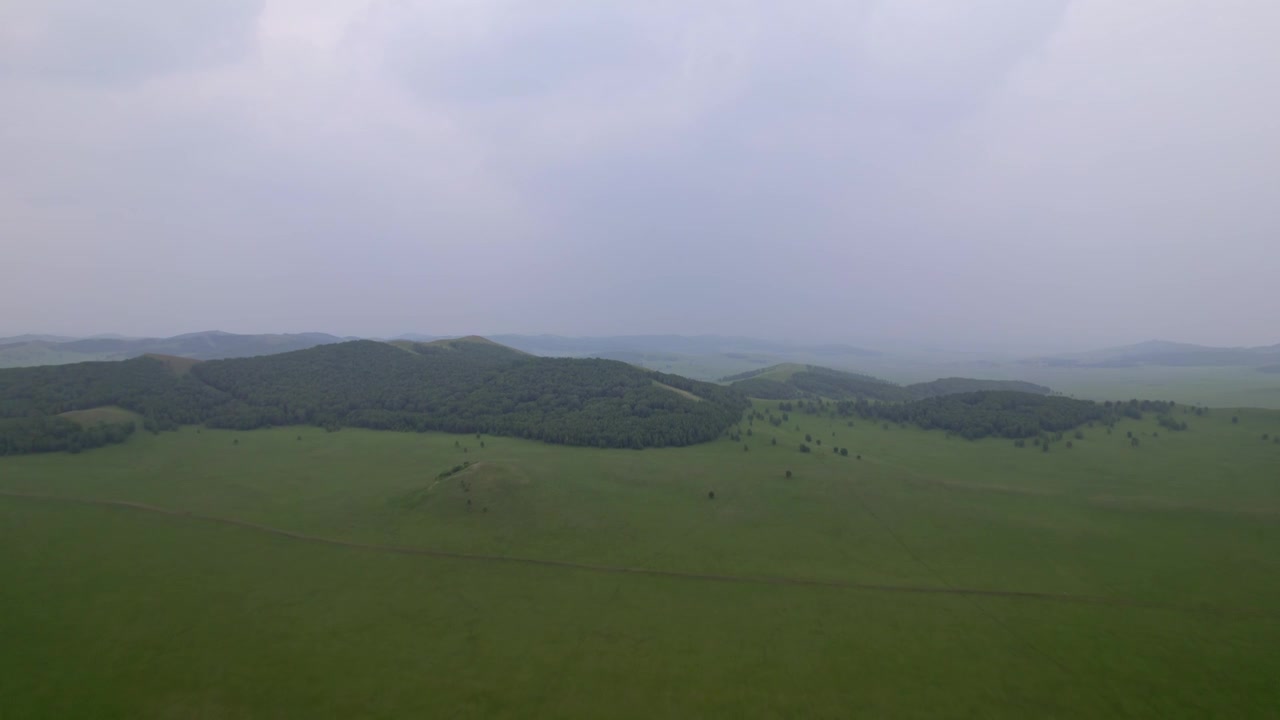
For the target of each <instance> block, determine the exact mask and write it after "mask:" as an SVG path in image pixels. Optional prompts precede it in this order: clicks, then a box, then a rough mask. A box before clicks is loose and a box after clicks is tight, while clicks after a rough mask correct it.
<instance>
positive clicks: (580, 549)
mask: <svg viewBox="0 0 1280 720" xmlns="http://www.w3.org/2000/svg"><path fill="white" fill-rule="evenodd" d="M1232 415H1235V416H1237V417H1239V422H1238V423H1232V422H1231V417H1232ZM792 417H793V422H792V423H789V424H788V426H787V427H785V428H773V427H770V426H769V425H768V423H765V422H761V421H758V420H757V421H756V422H755V423H754V424H751V425H748V424H747V423H746V422H745V421H744V423H743V425H742V432H743V442H742V443H740V442H730V441H728V440H720V441H716V442H713V443H709V444H704V445H697V446H692V447H686V448H678V449H676V448H672V449H664V450H645V451H640V452H635V451H627V450H597V449H589V448H572V447H563V446H552V445H546V444H540V443H533V442H527V441H522V440H514V439H506V438H494V437H490V436H484V437H482V438H476V437H475V436H474V435H445V434H438V433H425V434H421V435H417V434H401V433H380V432H372V431H359V430H350V429H348V430H343V431H341V432H337V433H325V432H323V431H321V430H319V429H315V428H280V429H274V430H260V431H253V432H227V431H211V430H208V429H205V430H202V431H200V432H197V431H196V430H195V429H194V428H185V429H183V430H181V431H180V432H177V433H162V434H160V435H159V436H152V435H150V434H140V435H138V436H135V437H134V438H131V439H130V440H129V441H128V442H127V443H126V444H124V445H120V446H110V447H106V448H102V449H98V450H93V451H90V452H86V453H83V454H81V455H77V456H72V455H62V454H57V455H41V456H25V457H13V458H3V459H0V491H5V492H17V493H36V494H40V495H46V496H57V497H63V498H89V499H100V500H108V501H120V502H129V503H142V504H145V505H149V506H153V507H155V508H160V509H164V510H166V511H170V512H172V513H174V514H172V515H164V514H160V513H154V512H141V511H138V510H136V509H130V508H121V507H95V506H85V505H82V504H79V503H69V502H48V501H36V500H32V499H27V498H15V497H0V567H4V568H5V572H6V582H5V583H3V584H2V585H0V637H3V638H4V639H5V648H6V650H13V651H12V652H8V651H7V652H3V653H0V690H3V692H0V716H3V717H50V716H56V717H86V716H93V717H109V716H116V717H188V716H196V717H200V716H205V717H308V718H311V717H371V716H372V717H378V716H381V717H406V716H408V717H415V716H426V715H440V714H447V715H450V716H462V717H528V716H531V715H532V716H556V717H599V716H621V717H652V716H654V715H655V714H658V715H665V716H680V717H688V716H735V717H738V716H740V717H779V716H788V717H791V716H827V717H845V716H848V715H849V714H850V713H854V712H856V713H861V714H864V715H870V716H881V717H938V716H983V717H1012V718H1026V717H1116V716H1135V717H1162V718H1164V717H1182V716H1219V717H1242V718H1248V717H1267V716H1268V713H1272V712H1273V711H1274V709H1275V708H1276V707H1280V687H1277V685H1276V684H1275V683H1274V678H1275V677H1276V676H1277V675H1280V654H1277V653H1276V651H1275V648H1276V647H1277V646H1280V619H1278V618H1277V617H1276V613H1277V611H1276V608H1277V607H1280V522H1277V515H1276V514H1275V513H1276V512H1277V511H1280V485H1277V483H1276V481H1275V474H1274V469H1275V467H1277V466H1278V465H1280V445H1277V444H1275V443H1274V442H1272V441H1271V440H1266V441H1264V440H1263V439H1262V435H1263V434H1266V435H1268V437H1269V438H1272V437H1274V436H1275V435H1276V434H1280V413H1275V412H1266V411H1253V410H1242V411H1231V412H1227V411H1213V412H1212V413H1211V414H1210V416H1209V417H1207V418H1196V417H1190V418H1188V421H1189V423H1190V425H1191V427H1190V429H1189V430H1187V431H1186V432H1183V433H1177V434H1176V435H1175V434H1172V433H1165V432H1163V431H1162V429H1161V428H1159V427H1158V426H1157V425H1156V424H1155V422H1154V418H1148V419H1147V420H1144V421H1141V422H1136V421H1123V422H1122V423H1121V424H1120V425H1119V426H1117V429H1116V431H1115V432H1114V433H1113V434H1111V435H1107V434H1106V433H1105V431H1104V430H1102V429H1100V428H1098V429H1087V430H1085V432H1084V434H1085V438H1084V439H1082V440H1075V442H1074V446H1073V447H1072V448H1071V449H1066V448H1065V445H1064V443H1055V444H1054V445H1053V448H1052V450H1051V452H1048V453H1043V452H1040V451H1038V450H1034V449H1032V448H1026V449H1018V448H1015V447H1013V445H1012V443H1010V442H1008V441H1005V440H983V441H976V442H968V441H963V440H959V439H949V438H947V437H946V436H945V435H944V434H942V433H936V432H935V433H926V432H922V431H918V430H910V429H901V428H898V427H896V426H890V429H889V430H883V429H882V428H881V427H880V426H879V425H872V424H870V423H861V422H856V421H855V426H854V427H852V428H851V427H848V425H847V424H846V422H845V421H843V420H834V419H831V418H818V417H813V416H808V415H803V414H800V413H793V415H792ZM796 424H798V425H799V426H800V429H799V430H796V429H795V428H794V425H796ZM748 429H750V430H751V431H752V434H751V435H746V431H747V430H748ZM1130 432H1131V433H1133V434H1135V435H1136V436H1138V437H1139V438H1140V439H1141V445H1140V446H1139V447H1137V448H1134V447H1132V446H1131V445H1130V444H1129V441H1128V438H1127V437H1126V433H1130ZM832 433H834V434H835V435H834V437H833V436H832ZM1156 433H1159V436H1158V437H1157V436H1156ZM806 434H809V435H811V436H812V437H813V438H814V439H815V440H816V439H821V440H822V441H823V443H822V445H821V446H816V445H815V447H814V448H813V452H811V453H809V454H801V453H799V452H798V451H797V450H796V448H797V446H798V444H799V443H800V442H803V441H804V436H805V435H806ZM299 438H301V439H299ZM773 439H776V440H777V445H773V444H772V443H771V440H773ZM481 442H483V443H484V446H483V447H481ZM743 443H746V444H748V445H749V447H750V449H749V451H745V452H744V451H743V449H742V445H743ZM811 444H812V443H811ZM832 446H836V447H847V448H849V449H850V455H849V456H848V457H841V456H840V455H838V454H836V453H832V452H831V449H830V448H831V447H832ZM857 455H861V456H862V458H863V459H862V460H858V459H856V458H857ZM464 462H471V463H472V465H470V466H469V467H467V468H465V469H464V470H462V471H460V472H458V473H455V474H453V475H450V476H449V477H446V478H443V479H441V478H440V477H439V476H440V475H441V473H443V472H445V471H449V470H451V469H452V468H453V467H455V466H458V465H462V464H463V463H464ZM787 470H791V471H792V478H791V479H790V480H787V479H786V478H785V477H784V475H785V472H786V471H787ZM710 490H714V491H715V494H716V497H715V499H714V500H709V499H708V497H707V493H708V491H710ZM407 498H412V499H413V500H414V502H406V501H405V500H406V499H407ZM468 501H470V505H468ZM188 513H190V515H188ZM202 517H211V518H225V519H228V520H231V521H235V522H238V523H244V524H250V525H255V526H263V527H267V528H274V529H278V530H280V531H282V532H284V533H288V534H293V535H298V536H305V537H306V538H315V539H317V540H318V541H308V540H302V539H299V538H297V537H291V536H289V535H282V534H278V533H274V532H265V531H262V530H261V529H260V528H255V527H248V526H237V525H230V524H225V523H214V522H209V521H206V520H202V519H201V518H202ZM344 543H345V545H344ZM357 546H360V547H357ZM371 547H372V548H379V547H395V548H406V549H409V550H410V551H411V552H380V551H377V550H376V549H371ZM414 549H418V550H421V551H423V552H429V551H430V552H434V551H439V552H444V553H454V554H460V555H474V556H487V557H488V556H493V557H515V558H523V559H529V560H533V561H536V562H493V561H492V560H490V559H487V557H486V558H468V557H452V558H451V557H432V556H429V555H424V554H421V553H417V552H416V551H415V550H414ZM600 568H605V569H609V568H624V569H633V570H638V571H640V572H612V571H601V570H600ZM718 577H729V578H734V579H735V580H734V581H732V582H725V581H723V580H718V579H715V578H718ZM739 578H744V579H747V580H750V579H753V578H754V579H760V578H781V579H786V580H790V581H794V582H785V583H770V582H744V581H738V580H737V579H739ZM895 587H896V588H924V589H938V590H941V592H923V593H920V592H898V591H892V590H887V589H886V588H895ZM969 590H973V591H980V593H979V594H967V593H966V591H969ZM997 593H1007V595H1005V596H999V595H998V594H997ZM1059 597H1082V598H1083V597H1087V598H1093V599H1099V600H1104V601H1105V602H1058V601H1056V600H1055V599H1054V598H1059Z"/></svg>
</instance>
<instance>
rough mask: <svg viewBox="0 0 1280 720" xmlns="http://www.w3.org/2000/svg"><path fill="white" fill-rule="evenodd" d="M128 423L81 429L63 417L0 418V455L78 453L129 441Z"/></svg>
mask: <svg viewBox="0 0 1280 720" xmlns="http://www.w3.org/2000/svg"><path fill="white" fill-rule="evenodd" d="M136 430H137V426H136V425H135V424H134V423H132V422H127V423H102V424H99V425H90V426H87V427H86V426H82V425H80V424H79V423H75V422H72V421H70V420H68V419H66V418H61V417H56V416H53V417H51V416H48V415H33V416H30V417H21V418H0V455H23V454H26V453H38V452H58V451H63V450H65V451H67V452H72V453H78V452H80V451H82V450H89V449H92V448H96V447H102V446H103V445H109V444H112V443H121V442H124V441H125V440H128V439H129V436H130V435H132V434H133V433H134V432H135V431H136Z"/></svg>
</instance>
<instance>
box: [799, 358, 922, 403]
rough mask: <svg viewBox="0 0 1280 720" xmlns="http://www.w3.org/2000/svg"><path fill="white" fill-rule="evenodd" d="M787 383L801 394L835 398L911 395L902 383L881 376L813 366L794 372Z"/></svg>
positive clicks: (894, 397) (903, 396) (889, 397)
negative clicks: (875, 376)
mask: <svg viewBox="0 0 1280 720" xmlns="http://www.w3.org/2000/svg"><path fill="white" fill-rule="evenodd" d="M787 383H788V384H789V385H790V386H792V387H794V388H795V389H797V390H799V391H801V392H802V393H807V394H809V395H817V396H821V397H826V398H831V399H833V400H847V399H850V398H870V399H872V400H889V401H892V400H905V399H907V398H908V395H907V394H906V393H905V391H904V390H903V388H902V387H901V386H898V385H894V384H893V383H890V382H887V381H884V380H880V379H879V378H874V377H871V376H869V375H859V374H857V373H847V372H840V371H839V370H829V369H827V368H819V367H814V366H810V367H809V369H808V370H805V371H802V372H798V373H795V374H794V375H792V376H791V378H790V379H789V380H788V381H787Z"/></svg>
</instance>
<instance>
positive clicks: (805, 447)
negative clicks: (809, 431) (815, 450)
mask: <svg viewBox="0 0 1280 720" xmlns="http://www.w3.org/2000/svg"><path fill="white" fill-rule="evenodd" d="M809 450H810V448H809V446H808V445H805V444H804V443H800V452H802V453H807V452H809Z"/></svg>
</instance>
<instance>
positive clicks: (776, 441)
mask: <svg viewBox="0 0 1280 720" xmlns="http://www.w3.org/2000/svg"><path fill="white" fill-rule="evenodd" d="M769 444H770V445H777V444H778V438H770V439H769Z"/></svg>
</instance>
